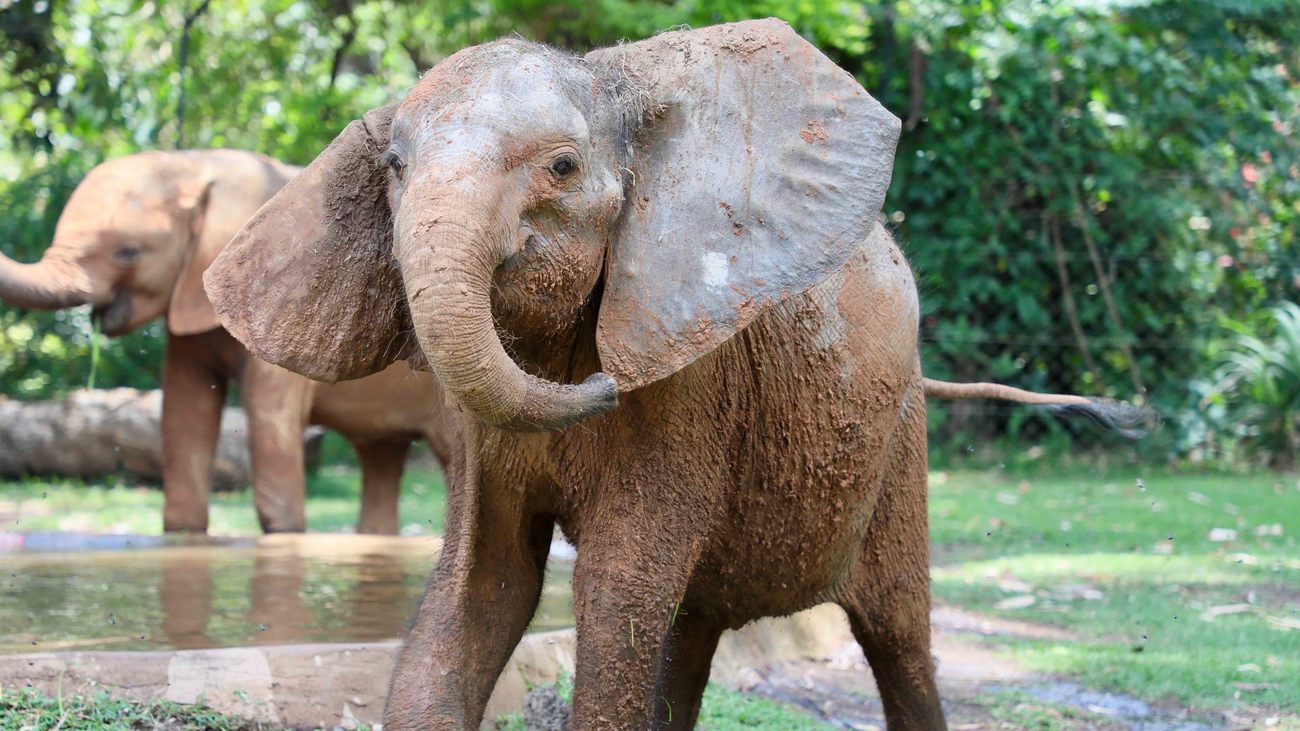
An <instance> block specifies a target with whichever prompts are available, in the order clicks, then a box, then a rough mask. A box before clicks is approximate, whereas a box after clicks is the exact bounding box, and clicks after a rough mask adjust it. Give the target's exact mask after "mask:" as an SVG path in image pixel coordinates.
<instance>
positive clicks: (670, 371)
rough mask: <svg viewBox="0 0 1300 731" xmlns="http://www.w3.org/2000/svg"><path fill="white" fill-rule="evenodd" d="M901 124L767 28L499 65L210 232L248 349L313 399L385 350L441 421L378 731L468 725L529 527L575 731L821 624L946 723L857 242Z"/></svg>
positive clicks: (908, 359)
mask: <svg viewBox="0 0 1300 731" xmlns="http://www.w3.org/2000/svg"><path fill="white" fill-rule="evenodd" d="M898 133H899V122H898V120H897V119H896V118H894V117H893V116H892V115H890V114H889V113H888V112H887V111H886V110H884V109H883V108H882V107H881V106H880V105H879V104H877V103H876V102H875V100H873V99H872V98H871V97H870V96H869V95H868V94H867V93H866V92H865V91H864V90H863V89H862V88H861V87H860V86H858V84H857V83H856V82H855V81H854V79H853V77H852V76H850V75H849V74H847V73H846V72H844V71H843V70H841V69H839V68H837V67H836V66H835V65H834V64H833V63H831V62H830V61H829V60H828V59H827V58H826V57H825V56H823V55H822V54H821V53H820V52H819V51H817V49H816V48H814V47H812V46H811V45H809V44H808V43H807V42H805V41H804V40H803V39H802V38H800V37H799V36H798V35H797V34H796V33H794V31H792V30H791V29H790V28H789V27H788V26H787V25H785V24H784V23H780V22H777V21H758V22H747V23H737V24H733V25H724V26H718V27H714V28H705V29H702V30H696V31H687V32H672V33H665V34H663V35H660V36H657V37H655V38H653V39H651V40H648V41H644V42H640V43H633V44H628V45H623V46H618V47H616V48H610V49H604V50H599V51H594V52H592V53H590V54H587V55H586V56H585V57H575V56H571V55H568V54H565V53H561V52H558V51H555V50H553V49H549V48H546V47H543V46H538V45H534V44H530V43H526V42H523V41H519V40H503V41H498V42H495V43H490V44H487V45H483V46H476V47H473V48H468V49H465V50H463V51H460V52H459V53H457V54H455V55H453V56H451V57H450V58H448V59H447V60H446V61H444V62H442V63H441V64H439V65H438V66H436V67H435V68H434V69H432V70H431V71H430V72H429V73H428V74H426V75H425V76H424V77H423V78H422V79H421V81H420V82H419V83H418V84H417V85H416V86H415V87H414V88H413V89H412V90H411V91H410V92H409V93H408V94H407V95H406V97H405V99H404V100H403V101H402V102H401V103H400V104H396V105H393V106H390V107H385V108H383V109H376V110H373V111H372V112H370V113H369V114H367V115H366V116H365V117H364V118H363V119H362V120H360V121H358V122H354V123H353V124H352V125H350V126H349V127H348V128H347V129H346V130H345V131H344V132H343V133H342V134H341V135H339V137H338V138H337V139H336V140H335V141H334V143H333V144H332V145H330V147H329V148H327V149H326V150H325V151H324V152H323V153H321V155H320V156H319V157H317V158H316V160H315V161H314V162H313V163H312V164H311V165H310V166H309V167H308V168H307V169H306V170H305V171H304V172H303V173H302V175H301V176H299V177H298V178H297V179H296V180H294V181H293V182H292V183H291V184H290V185H289V186H287V187H286V188H285V189H284V190H283V191H282V192H281V193H279V194H278V195H277V196H276V197H275V198H273V199H272V200H271V202H270V203H268V204H267V206H266V207H264V208H263V209H262V210H261V211H260V212H259V213H258V214H257V216H255V217H254V218H253V219H252V220H251V221H250V222H249V224H248V226H247V227H245V229H244V230H243V231H242V232H241V233H240V234H239V235H238V236H237V237H236V238H235V240H234V241H233V242H232V243H231V246H230V248H229V249H227V250H226V252H225V253H223V254H222V255H221V256H220V257H219V258H218V259H217V261H216V262H215V263H214V264H213V266H212V267H211V268H210V269H209V270H208V272H207V274H206V276H205V281H206V284H207V287H208V292H209V294H210V295H211V296H212V298H213V302H214V304H215V306H216V309H217V312H218V313H219V316H220V317H221V320H222V322H223V323H224V324H225V325H226V326H227V327H228V328H229V329H230V331H231V333H232V334H233V335H234V336H235V337H237V338H239V339H240V341H241V342H243V343H245V344H246V345H248V346H249V347H250V348H251V349H252V350H253V352H255V353H257V354H258V355H259V356H261V357H264V358H266V359H268V360H270V361H271V362H275V363H279V364H281V365H284V366H286V367H288V368H291V369H294V370H298V371H300V372H302V373H305V374H307V375H310V376H312V377H316V378H322V379H327V380H329V379H337V378H346V377H355V376H358V375H363V374H366V373H371V372H374V371H376V370H379V369H381V368H383V367H385V366H386V365H387V363H388V362H389V361H390V360H391V359H392V358H394V357H399V356H403V355H410V356H412V357H413V358H420V359H424V360H427V362H428V363H429V364H430V366H431V368H432V369H433V371H434V372H435V373H436V374H437V376H438V380H439V381H440V382H441V383H442V385H443V386H444V387H445V388H446V389H447V390H448V391H449V392H450V394H451V395H452V396H453V397H454V398H455V399H456V400H457V401H458V402H459V403H460V404H461V405H462V406H463V407H464V409H465V410H466V412H467V414H466V419H465V428H466V434H465V443H464V452H463V455H464V459H463V465H462V468H461V469H460V470H459V472H458V473H459V475H460V478H459V479H457V480H454V481H453V489H452V490H451V492H450V495H451V503H450V510H449V513H448V521H447V528H446V536H445V545H446V548H445V550H444V552H443V554H442V558H441V560H440V561H439V563H438V567H437V569H436V572H435V575H434V579H433V581H432V582H431V584H430V587H429V590H428V592H427V593H426V595H425V598H424V602H423V605H422V606H421V608H420V610H419V613H418V616H417V617H416V620H415V624H414V626H413V628H412V630H411V632H410V635H409V637H408V638H407V641H406V644H405V645H404V647H403V649H402V652H401V655H400V657H399V660H398V663H397V668H396V670H395V672H394V676H393V681H392V685H391V689H390V694H389V699H388V705H387V710H386V712H385V728H387V729H392V730H393V731H399V730H400V731H405V730H407V729H475V728H478V726H479V723H480V721H481V720H482V716H483V713H484V706H485V703H486V701H487V699H488V695H489V692H490V691H491V689H492V686H493V683H494V681H495V679H496V676H497V674H498V673H500V671H501V669H502V667H503V665H504V663H505V662H506V660H507V658H508V657H509V656H510V653H511V650H512V649H513V647H514V645H515V643H516V642H517V641H518V639H519V637H520V636H521V634H522V633H523V632H524V629H525V627H526V626H527V624H528V621H529V618H530V617H531V616H532V614H533V611H534V609H535V608H536V606H537V602H538V596H539V593H540V590H541V586H542V575H543V568H544V566H545V563H546V558H547V550H548V548H549V546H550V539H551V532H552V528H553V526H554V525H557V524H558V525H559V526H560V528H561V529H562V530H563V531H564V533H565V534H566V535H567V536H568V537H569V539H570V540H572V541H573V542H574V544H575V545H576V546H577V551H578V558H577V564H576V567H575V569H574V576H573V598H574V610H575V614H576V620H577V673H576V678H575V688H574V694H573V703H574V708H573V727H574V728H575V729H583V730H588V729H645V728H647V727H650V726H653V727H654V728H689V727H691V726H693V725H694V723H695V719H696V716H697V714H698V712H699V703H700V697H701V693H702V692H703V690H704V686H705V682H706V680H707V678H708V673H709V661H710V658H711V656H712V654H713V652H714V649H715V647H716V646H717V643H718V638H719V636H720V635H721V633H722V632H723V631H724V630H726V629H728V628H735V627H739V626H741V625H743V624H744V623H746V622H748V621H750V620H752V619H755V618H758V617H763V616H771V615H783V614H788V613H791V612H795V611H798V610H801V609H804V608H806V607H809V606H812V605H814V604H818V603H821V602H835V603H837V604H839V605H840V606H841V607H843V608H844V609H845V611H846V612H847V613H848V616H849V620H850V623H851V624H852V628H853V632H854V635H855V636H856V637H857V639H858V641H859V643H860V644H861V646H862V648H863V650H864V651H865V653H866V656H867V659H868V660H869V661H870V664H871V668H872V671H873V672H874V674H875V677H876V681H877V685H878V686H879V688H880V694H881V697H882V699H883V702H884V708H885V715H886V718H887V720H888V725H889V727H890V728H891V729H939V728H943V726H944V719H943V711H942V707H941V705H940V702H939V695H938V692H937V690H936V688H935V683H934V669H933V667H932V663H931V660H930V625H929V602H930V593H929V574H928V571H929V562H928V536H927V516H926V425H925V408H926V391H927V388H934V389H937V390H941V389H943V388H944V387H945V384H940V383H937V382H927V381H926V380H925V379H923V378H922V375H921V367H920V359H919V357H918V351H917V324H918V311H919V309H918V302H917V291H916V284H915V282H914V281H913V277H912V273H911V271H910V269H909V268H908V265H907V262H906V261H905V259H904V258H903V255H902V253H901V252H900V251H899V249H898V247H897V246H896V245H895V244H894V242H893V240H892V239H891V238H890V236H889V234H888V233H887V232H886V231H885V230H884V228H883V227H881V226H880V225H879V224H878V223H877V219H878V215H879V211H880V206H881V202H882V200H883V199H884V195H885V190H886V189H887V187H888V186H889V181H890V176H891V171H892V161H893V154H894V146H895V143H896V141H897V138H898ZM320 252H330V255H328V256H325V255H322V254H321V253H320ZM393 261H395V262H396V268H394V267H393V266H391V262H393ZM393 303H397V306H394V305H393ZM270 313H276V316H275V317H268V314H270ZM407 332H414V334H415V336H416V339H415V340H414V341H411V342H407V341H405V340H401V339H400V338H399V336H400V335H401V334H404V333H407ZM392 342H402V343H403V344H404V345H405V346H406V348H405V349H402V350H395V349H392V348H390V347H388V345H389V344H390V343H392ZM507 348H509V349H508V350H507ZM954 389H955V390H952V391H951V393H950V394H949V395H956V396H964V395H977V394H978V393H979V392H980V391H981V388H980V387H975V386H957V387H954ZM1067 400H1068V399H1067ZM1057 401H1061V399H1056V400H1054V401H1049V402H1051V403H1055V402H1057ZM1073 403H1075V404H1076V406H1077V407H1078V408H1081V409H1086V408H1094V407H1095V405H1094V404H1092V402H1090V401H1088V400H1086V399H1078V400H1077V401H1075V402H1073Z"/></svg>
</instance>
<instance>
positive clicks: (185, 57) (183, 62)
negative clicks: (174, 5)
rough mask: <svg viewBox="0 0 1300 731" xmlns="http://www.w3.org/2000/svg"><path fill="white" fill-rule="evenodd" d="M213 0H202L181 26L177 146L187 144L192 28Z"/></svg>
mask: <svg viewBox="0 0 1300 731" xmlns="http://www.w3.org/2000/svg"><path fill="white" fill-rule="evenodd" d="M211 2H212V0H202V1H201V2H200V3H199V4H198V6H197V7H195V8H194V9H193V10H191V11H189V12H188V13H186V14H185V25H184V26H182V28H181V42H180V50H179V51H178V52H177V55H178V59H177V64H176V65H177V66H178V67H179V68H178V73H179V76H180V80H179V81H178V82H177V83H178V84H179V86H180V89H179V92H178V93H177V95H176V148H177V149H180V148H182V147H184V146H185V71H186V67H187V66H188V65H189V62H190V28H191V27H193V26H194V21H196V20H198V19H199V16H200V15H203V14H204V13H205V12H207V10H208V5H209V4H211Z"/></svg>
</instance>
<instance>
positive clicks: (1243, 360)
mask: <svg viewBox="0 0 1300 731" xmlns="http://www.w3.org/2000/svg"><path fill="white" fill-rule="evenodd" d="M1269 315H1270V317H1269V319H1270V320H1272V322H1271V323H1269V324H1270V325H1271V326H1272V327H1271V328H1269V329H1271V330H1272V334H1271V335H1264V336H1262V337H1256V336H1255V335H1253V334H1251V331H1250V330H1249V328H1248V326H1247V325H1245V324H1241V323H1236V324H1234V330H1235V332H1236V334H1235V335H1234V336H1233V337H1232V338H1231V341H1230V342H1231V344H1230V345H1229V347H1228V349H1227V352H1226V353H1225V354H1224V356H1223V360H1224V363H1223V365H1222V366H1221V367H1220V369H1219V371H1218V373H1217V383H1216V384H1215V387H1214V390H1213V392H1212V393H1211V394H1210V395H1209V397H1208V398H1207V401H1208V402H1211V403H1217V404H1220V405H1222V406H1224V407H1225V408H1224V411H1225V412H1226V415H1227V417H1229V418H1230V419H1232V420H1233V421H1234V422H1235V424H1232V426H1236V429H1235V430H1234V431H1235V432H1236V433H1237V434H1238V435H1240V436H1244V437H1245V438H1246V439H1247V440H1248V443H1251V444H1253V445H1254V446H1255V448H1256V449H1257V451H1259V452H1261V453H1262V454H1264V455H1265V456H1266V458H1267V459H1268V462H1269V466H1270V467H1273V468H1275V469H1281V470H1292V469H1295V467H1296V466H1297V461H1296V457H1297V454H1300V305H1296V304H1295V303H1293V302H1284V303H1282V304H1280V305H1278V306H1277V307H1274V308H1273V309H1272V310H1270V311H1269Z"/></svg>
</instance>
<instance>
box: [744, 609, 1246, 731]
mask: <svg viewBox="0 0 1300 731" xmlns="http://www.w3.org/2000/svg"><path fill="white" fill-rule="evenodd" d="M932 619H933V626H934V654H935V657H936V659H937V663H938V672H939V686H940V692H941V694H942V695H943V698H944V706H945V709H946V711H947V716H948V724H949V728H951V729H952V730H953V731H963V730H965V731H973V730H975V729H1024V728H1034V729H1052V730H1058V729H1059V730H1068V731H1075V730H1079V731H1082V730H1084V729H1103V730H1105V731H1120V730H1124V731H1211V730H1213V729H1229V728H1233V729H1235V728H1249V727H1252V726H1251V725H1249V724H1247V725H1242V724H1241V723H1239V722H1234V720H1235V719H1229V718H1223V717H1206V716H1199V715H1193V714H1191V713H1189V712H1188V711H1187V710H1186V709H1183V708H1180V707H1177V706H1170V705H1153V704H1149V703H1146V702H1144V701H1142V700H1139V699H1137V698H1133V697H1131V696H1126V695H1122V694H1117V693H1106V692H1100V691H1096V690H1090V689H1087V688H1082V687H1080V686H1078V685H1077V684H1075V683H1071V682H1068V681H1063V680H1060V679H1056V678H1050V677H1045V676H1042V675H1038V674H1035V673H1033V672H1031V671H1029V670H1028V669H1026V668H1023V667H1021V666H1019V665H1017V664H1016V663H1015V662H1014V661H1012V660H1010V659H1008V657H1007V656H1006V655H1005V654H1003V653H1000V652H998V643H997V640H998V639H999V638H1013V637H1031V638H1043V639H1057V640H1060V641H1062V642H1069V641H1071V639H1072V637H1071V636H1070V635H1069V634H1068V633H1066V632H1063V631H1061V630H1059V629H1055V628H1051V627H1044V626H1041V625H1035V624H1029V623H1025V622H1016V621H1011V620H1005V619H997V618H992V617H985V616H981V615H978V614H973V613H970V612H965V611H963V610H960V609H955V608H950V607H939V608H936V609H935V611H934V613H933V617H932ZM741 685H742V687H741V689H742V690H745V691H747V692H750V693H753V694H756V695H761V696H764V697H768V698H772V699H774V700H778V701H782V702H785V703H792V704H794V705H797V706H799V707H801V708H803V709H805V710H806V711H808V712H809V713H810V714H812V715H814V716H816V717H818V718H820V719H822V720H823V721H825V722H827V723H829V724H831V725H833V726H837V727H839V728H844V729H860V730H866V729H883V728H884V713H883V710H882V708H881V704H880V696H879V695H878V694H877V692H876V689H875V685H874V683H873V682H872V680H871V673H870V670H869V668H868V667H867V664H866V661H865V660H864V659H863V658H862V653H861V651H860V650H859V649H858V647H857V646H856V645H853V644H849V645H845V646H844V647H843V648H842V649H841V650H840V651H839V652H837V653H836V654H835V655H833V656H832V657H830V658H829V659H825V660H795V661H789V662H784V663H781V664H779V665H775V666H771V667H768V668H767V669H766V670H765V671H764V672H758V671H754V672H752V673H751V674H750V675H748V676H747V677H745V678H743V679H742V684H741Z"/></svg>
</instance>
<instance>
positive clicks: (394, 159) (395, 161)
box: [379, 150, 406, 182]
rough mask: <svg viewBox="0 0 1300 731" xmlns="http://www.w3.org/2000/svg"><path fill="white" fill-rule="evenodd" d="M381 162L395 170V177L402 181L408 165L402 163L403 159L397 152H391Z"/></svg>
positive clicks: (386, 153) (385, 154)
mask: <svg viewBox="0 0 1300 731" xmlns="http://www.w3.org/2000/svg"><path fill="white" fill-rule="evenodd" d="M379 160H380V162H382V163H383V164H385V165H387V166H388V167H390V168H392V169H393V177H395V178H397V180H398V181H399V182H400V181H401V180H402V175H403V173H404V172H405V171H406V163H404V162H402V158H401V157H399V156H398V154H397V153H396V152H394V151H392V150H389V151H387V152H385V153H384V154H383V156H382V157H380V158H379Z"/></svg>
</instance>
